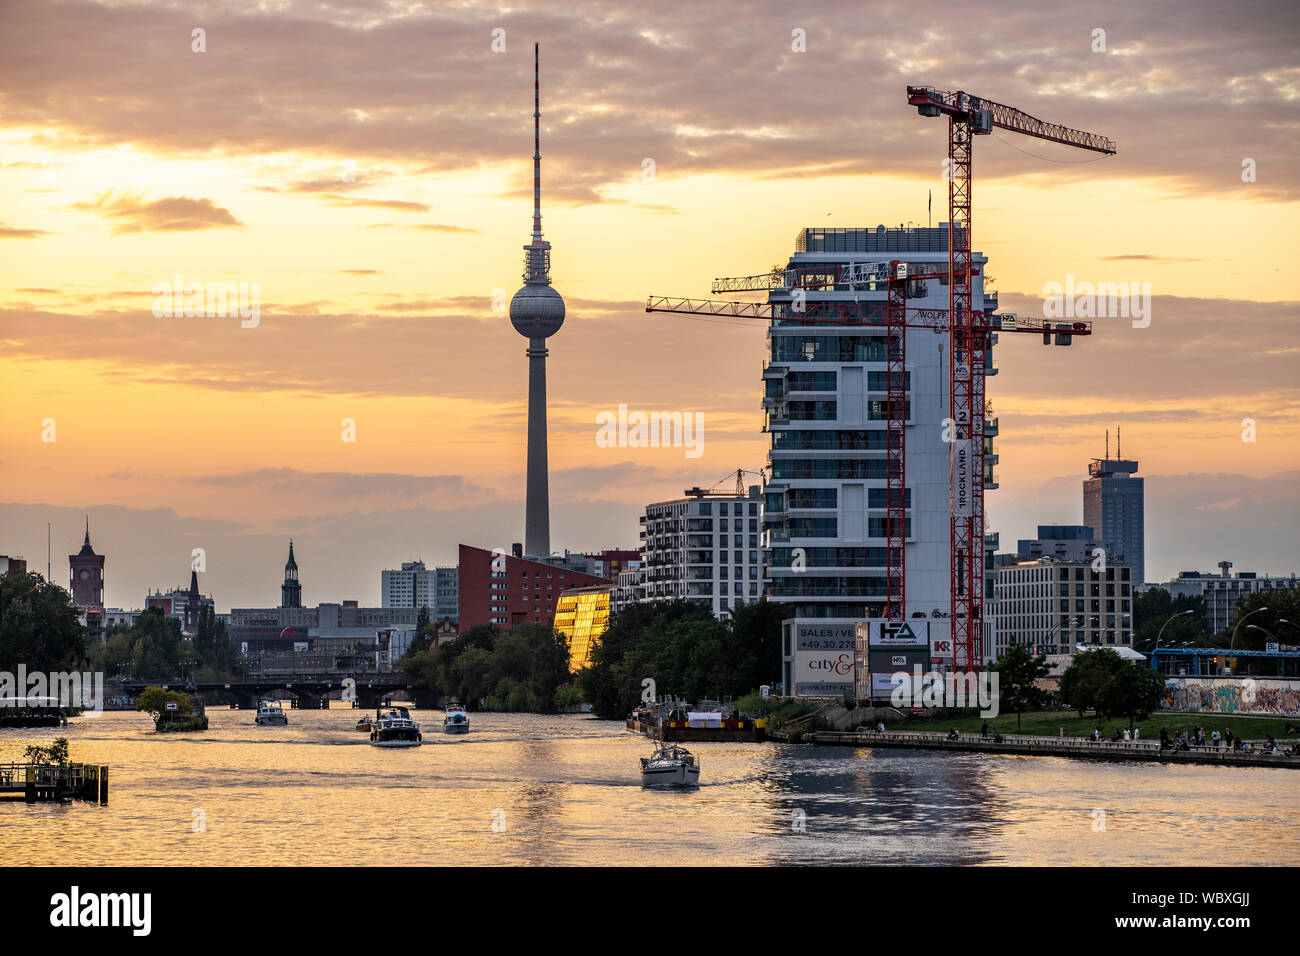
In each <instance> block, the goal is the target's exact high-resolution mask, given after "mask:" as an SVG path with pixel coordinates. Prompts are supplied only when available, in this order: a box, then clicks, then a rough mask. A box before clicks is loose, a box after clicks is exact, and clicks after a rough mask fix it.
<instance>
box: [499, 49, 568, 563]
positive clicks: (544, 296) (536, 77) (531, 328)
mask: <svg viewBox="0 0 1300 956" xmlns="http://www.w3.org/2000/svg"><path fill="white" fill-rule="evenodd" d="M540 62H541V54H540V44H534V45H533V241H532V242H530V243H529V244H528V245H526V246H524V276H523V279H524V286H523V288H522V289H520V290H519V291H518V292H516V293H515V297H514V298H513V299H511V300H510V324H511V325H513V326H514V327H515V331H516V332H518V333H519V334H520V335H522V336H525V337H526V338H527V339H528V352H527V354H528V485H527V504H526V513H525V517H524V550H525V552H526V553H527V554H529V555H531V556H534V557H540V556H544V555H548V554H550V553H551V502H550V485H549V481H548V477H547V461H546V356H547V354H548V353H547V350H546V340H547V339H548V338H550V337H551V336H552V335H554V334H555V333H556V332H558V331H560V326H562V325H563V324H564V300H563V299H562V298H560V293H558V292H556V291H555V290H554V289H553V288H551V244H550V243H549V242H547V241H545V240H544V239H543V238H542V125H541V124H542V108H541V104H542V98H541V71H540Z"/></svg>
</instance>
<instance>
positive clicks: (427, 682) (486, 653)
mask: <svg viewBox="0 0 1300 956" xmlns="http://www.w3.org/2000/svg"><path fill="white" fill-rule="evenodd" d="M412 647H413V650H411V651H410V652H408V653H407V655H406V657H404V658H402V662H401V667H402V673H403V675H404V676H405V677H406V679H407V680H408V681H410V683H411V687H412V688H413V689H414V690H415V691H416V693H417V694H423V695H428V696H430V697H432V698H433V701H434V702H435V703H445V702H446V701H448V700H450V699H455V700H458V701H460V702H461V703H462V704H464V706H465V707H467V708H470V709H476V710H478V709H482V710H494V711H529V712H533V713H543V714H545V713H554V712H555V711H556V710H558V709H560V708H562V707H564V706H565V705H566V704H567V703H569V702H571V701H572V694H568V693H564V691H565V690H566V689H567V687H568V685H569V648H568V645H567V644H566V643H565V640H564V638H563V636H561V635H559V634H557V633H556V632H555V631H554V629H552V628H551V627H550V626H541V625H538V624H525V625H522V626H520V627H517V628H515V629H514V630H510V631H504V630H500V629H498V628H496V627H493V626H492V625H490V624H481V625H478V626H476V627H471V628H470V629H469V630H467V631H466V632H465V633H464V634H462V635H461V636H460V637H459V638H457V639H456V640H454V641H451V642H449V643H447V644H444V645H442V646H441V647H439V648H436V649H434V650H424V649H420V644H419V643H417V644H415V645H412Z"/></svg>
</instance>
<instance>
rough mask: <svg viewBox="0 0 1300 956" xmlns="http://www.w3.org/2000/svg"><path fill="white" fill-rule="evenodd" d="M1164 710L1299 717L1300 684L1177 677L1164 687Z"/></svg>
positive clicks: (1248, 679) (1162, 703)
mask: <svg viewBox="0 0 1300 956" xmlns="http://www.w3.org/2000/svg"><path fill="white" fill-rule="evenodd" d="M1160 706H1161V708H1162V709H1164V710H1185V711H1196V712H1203V713H1212V714H1274V715H1276V716H1279V717H1300V684H1298V683H1297V682H1296V681H1285V680H1269V679H1267V678H1259V679H1257V678H1253V677H1245V678H1242V677H1228V678H1213V677H1176V678H1171V679H1170V680H1169V681H1168V682H1167V683H1166V684H1165V695H1164V699H1163V700H1161V701H1160Z"/></svg>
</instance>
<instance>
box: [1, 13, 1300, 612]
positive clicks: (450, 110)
mask: <svg viewBox="0 0 1300 956" xmlns="http://www.w3.org/2000/svg"><path fill="white" fill-rule="evenodd" d="M957 9H959V10H960V14H957V13H955V12H954V10H957ZM196 29H201V30H202V31H204V34H203V42H204V45H205V51H204V52H195V51H194V49H193V46H194V44H195V42H196V41H195V40H194V38H193V31H194V30H196ZM1098 29H1101V30H1104V31H1105V48H1106V49H1105V52H1094V50H1093V47H1094V46H1095V45H1096V41H1095V39H1094V35H1095V34H1094V31H1096V30H1098ZM494 30H504V31H505V32H504V43H505V50H504V51H503V52H494V50H493V45H494V41H493V31H494ZM795 31H802V32H803V35H804V36H806V52H796V51H794V50H793V49H792V42H793V41H792V36H793V35H794V32H795ZM534 41H539V42H540V43H541V58H542V127H543V129H542V153H543V178H542V181H543V209H542V212H543V228H544V231H545V234H546V238H547V239H548V240H549V241H550V242H551V243H552V244H553V247H554V251H553V262H554V266H553V270H552V275H553V280H554V284H555V287H556V288H557V289H558V290H559V291H560V292H561V293H562V294H563V296H564V298H565V300H566V302H567V304H568V319H567V321H566V322H565V325H564V328H563V329H562V331H561V332H560V333H559V334H558V335H556V336H555V337H554V338H552V339H551V340H550V342H549V346H550V350H551V355H550V359H549V361H548V373H549V390H550V402H549V407H550V453H551V458H550V464H551V507H552V534H551V540H552V546H553V547H555V548H557V549H563V548H566V547H567V548H570V549H572V550H591V549H598V548H603V547H631V548H634V547H637V546H638V538H637V520H636V519H637V516H638V515H639V514H640V513H641V509H642V508H643V506H644V505H645V504H646V503H647V502H650V501H658V500H663V499H666V498H671V497H675V496H678V495H680V494H681V492H682V490H683V489H684V488H686V487H689V486H691V485H705V486H707V485H710V484H713V483H714V482H716V481H718V480H719V479H721V478H723V476H724V475H726V474H727V473H728V472H734V471H735V470H736V469H737V468H745V469H749V470H757V469H758V468H760V467H762V466H763V465H764V464H765V451H766V447H767V441H766V437H767V436H766V435H764V434H763V433H762V432H761V426H762V414H761V408H760V404H759V394H760V382H759V374H760V366H761V362H762V360H763V357H764V354H765V340H764V325H763V323H761V322H744V321H734V322H724V321H706V320H701V319H692V318H689V317H678V316H668V315H661V314H651V315H648V314H646V313H645V312H644V302H645V298H646V296H647V295H648V294H650V293H655V294H668V295H680V296H695V297H702V296H707V295H708V294H709V284H710V281H711V280H712V279H713V278H714V277H717V276H727V275H746V274H751V273H755V272H760V271H763V270H765V269H767V268H768V267H770V266H772V265H773V264H775V263H779V262H784V261H785V260H786V259H787V257H788V256H789V255H790V254H791V253H792V252H793V250H794V240H795V237H796V234H797V233H798V231H799V230H800V229H801V228H803V227H805V226H875V225H876V224H878V223H884V224H887V225H893V226H896V225H898V224H900V223H903V224H906V223H909V222H910V223H912V224H920V225H924V224H926V222H927V216H928V213H927V197H928V194H929V193H930V192H933V195H934V208H933V215H932V219H933V222H934V223H935V224H938V223H939V222H941V221H944V220H946V218H947V210H946V183H945V181H944V180H943V179H942V178H941V177H942V165H941V164H942V161H943V159H944V157H945V155H946V131H945V123H944V122H941V121H938V120H926V119H923V118H921V117H919V116H918V115H917V113H916V111H915V109H913V108H910V107H908V106H907V104H906V100H905V96H904V87H905V86H906V85H907V84H909V83H912V84H927V85H932V86H937V87H939V88H941V89H964V90H968V91H971V92H974V93H977V94H979V95H982V96H985V97H987V98H990V99H993V100H996V101H999V102H1002V103H1007V104H1010V105H1014V106H1016V107H1019V108H1021V109H1023V110H1025V111H1026V112H1029V113H1031V114H1033V115H1035V116H1038V117H1041V118H1044V119H1048V120H1051V121H1054V122H1060V123H1064V124H1066V125H1069V126H1073V127H1078V128H1083V129H1087V130H1090V131H1094V132H1098V133H1103V134H1105V135H1107V136H1110V137H1111V138H1113V139H1114V140H1115V141H1116V142H1117V144H1118V147H1119V153H1118V155H1117V156H1114V157H1096V156H1095V155H1094V154H1091V153H1084V152H1081V151H1074V150H1070V149H1067V148H1065V147H1058V146H1053V145H1051V144H1047V143H1043V142H1040V141H1037V140H1032V139H1027V138H1024V137H1018V136H1016V135H1014V134H1011V133H1005V132H1001V131H996V132H995V135H992V136H988V137H982V138H981V139H980V140H979V141H978V144H977V146H976V150H975V163H974V167H975V177H976V179H975V186H974V203H975V213H974V230H973V232H974V246H975V248H976V249H978V250H980V251H982V252H984V253H986V254H987V255H988V256H989V258H990V262H989V267H988V272H989V274H990V275H991V276H992V277H993V279H994V280H995V282H994V285H995V287H996V288H997V289H998V290H999V292H1000V295H1001V306H1002V308H1004V309H1006V310H1012V311H1018V312H1021V313H1022V314H1041V313H1042V297H1043V288H1044V285H1045V284H1046V283H1049V282H1064V281H1065V278H1066V276H1067V275H1070V274H1072V275H1074V276H1075V277H1076V278H1077V279H1080V280H1089V281H1128V282H1149V283H1150V284H1151V288H1152V294H1153V309H1152V321H1151V324H1150V326H1149V327H1148V328H1133V327H1132V325H1131V324H1130V323H1129V321H1128V320H1125V319H1103V320H1099V321H1098V322H1097V334H1096V335H1094V336H1093V337H1092V338H1091V339H1090V340H1082V341H1076V343H1075V345H1074V346H1072V347H1071V348H1070V349H1068V350H1067V349H1045V348H1043V347H1042V346H1041V345H1040V344H1038V341H1037V340H1036V339H1035V338H1034V337H1032V336H1020V337H1015V336H1004V337H1003V340H1002V342H1001V343H1000V344H999V346H998V348H997V352H996V354H997V358H998V362H999V365H1000V369H1001V371H1000V374H999V375H998V376H997V377H996V378H993V379H990V381H989V395H990V398H991V400H992V402H993V404H994V406H995V408H996V414H997V416H998V417H999V419H1000V422H1001V437H1000V438H999V439H998V446H999V447H998V451H999V454H1000V456H1001V463H1000V464H999V465H998V466H997V471H998V479H999V481H1000V483H1001V488H1000V489H999V490H998V491H996V492H993V493H991V494H990V496H989V499H988V504H989V512H990V522H989V527H990V529H991V530H996V531H1000V532H1001V534H1002V544H1003V549H1004V550H1007V549H1013V548H1014V545H1015V539H1016V538H1017V537H1026V536H1030V535H1031V534H1032V532H1033V530H1034V527H1035V525H1037V524H1038V523H1052V522H1063V523H1077V522H1080V521H1082V498H1081V490H1080V483H1081V481H1082V479H1083V477H1084V476H1085V474H1086V467H1087V462H1088V459H1089V458H1091V457H1094V456H1097V457H1099V456H1100V455H1101V454H1102V451H1103V446H1104V435H1105V430H1106V429H1107V428H1111V429H1113V428H1114V427H1116V426H1120V427H1122V429H1123V450H1124V453H1125V455H1126V456H1128V457H1134V458H1137V459H1138V460H1139V461H1140V462H1141V472H1140V473H1141V474H1143V475H1145V476H1146V481H1147V491H1146V494H1147V527H1146V540H1147V555H1146V563H1147V571H1148V575H1147V576H1148V579H1150V580H1160V579H1167V578H1169V577H1171V576H1172V575H1174V574H1175V573H1176V572H1177V571H1179V570H1181V569H1185V568H1200V569H1204V570H1210V569H1212V568H1213V566H1214V564H1215V562H1217V561H1218V560H1220V559H1223V558H1226V559H1229V560H1232V561H1234V562H1235V565H1236V568H1237V569H1241V570H1257V571H1260V572H1266V571H1267V572H1270V573H1274V574H1278V573H1290V572H1292V571H1300V548H1298V547H1297V544H1296V542H1297V540H1298V534H1297V532H1298V530H1300V480H1298V479H1300V390H1298V389H1297V378H1298V375H1297V372H1298V370H1300V342H1298V341H1297V338H1296V329H1297V326H1298V325H1300V323H1298V321H1297V320H1298V319H1300V306H1298V305H1297V295H1296V292H1295V283H1296V279H1297V266H1296V256H1297V242H1296V225H1297V222H1298V221H1300V218H1298V214H1300V203H1298V201H1297V200H1298V198H1300V175H1298V173H1300V163H1298V162H1297V155H1300V7H1297V5H1296V4H1295V3H1294V2H1289V0H1279V2H1276V3H1252V2H1245V3H1238V4H1235V5H1233V6H1232V7H1231V8H1230V10H1229V8H1225V7H1224V6H1223V5H1222V4H1220V3H1210V2H1205V0H1196V2H1156V3H1140V4H1135V3H1130V2H1124V3H1120V2H1109V0H1106V2H1094V3H1078V4H1076V3H1064V2H1051V0H1048V2H1041V0H1033V2H1023V3H1021V2H1005V0H999V2H990V0H984V2H982V3H974V4H963V5H960V7H959V8H958V7H956V6H955V5H950V4H946V3H938V2H933V0H915V2H907V3H884V4H872V3H836V4H812V5H808V6H805V5H796V4H790V3H771V2H745V3H739V2H736V3H707V4H699V3H686V2H678V0H672V2H668V3H657V4H631V3H615V2H581V0H579V2H575V3H570V4H565V5H562V6H561V5H557V4H540V3H537V4H533V3H524V4H519V5H515V6H511V7H509V8H503V7H496V6H493V5H490V4H482V3H473V2H463V3H456V4H421V3H416V2H408V3H384V2H379V0H370V2H366V0H356V2H349V0H336V2H330V3H325V4H317V3H303V2H294V0H284V2H261V3H257V2H243V0H224V2H219V3H211V4H184V3H161V2H158V3H155V2H143V0H142V2H131V0H123V2H116V3H107V2H106V3H95V2H84V0H75V2H60V0H16V2H10V0H0V97H3V100H2V105H3V108H2V109H0V196H2V197H3V206H0V317H2V318H0V331H2V335H3V345H4V347H3V349H2V350H0V383H2V386H0V387H2V389H3V390H2V392H0V553H8V554H11V555H12V554H19V555H24V556H25V557H26V558H27V559H28V561H29V563H30V566H31V568H32V569H33V570H41V571H43V570H44V567H45V544H46V540H45V539H46V524H47V522H51V523H52V525H53V532H52V540H53V545H52V548H53V555H54V557H53V578H54V580H56V581H59V582H61V583H66V581H67V555H68V554H69V553H70V552H72V551H75V550H76V549H77V547H79V545H80V541H81V535H82V522H83V516H85V515H89V518H90V526H91V537H92V542H93V543H94V545H95V548H96V550H97V551H99V552H100V553H105V554H107V556H108V561H107V567H106V575H107V581H108V591H107V593H106V595H105V598H106V603H108V604H110V605H112V606H121V607H140V606H142V604H143V600H144V593H145V590H146V589H147V588H151V587H152V588H157V587H164V588H166V587H172V586H176V585H180V584H183V583H185V582H187V581H188V577H189V564H190V554H191V549H192V548H196V547H202V548H204V549H205V551H206V553H207V567H208V570H207V573H206V574H205V575H204V577H203V579H202V587H203V590H204V591H205V592H208V593H212V594H213V595H214V596H215V598H216V602H217V606H218V608H219V609H221V610H225V609H228V608H229V607H231V606H261V605H267V604H274V603H276V602H277V601H278V598H279V581H280V577H281V570H282V565H283V562H284V558H285V554H286V552H287V547H288V539H289V538H290V537H291V536H292V537H293V538H294V541H295V550H296V552H297V558H298V562H299V565H300V566H301V569H302V572H301V573H302V580H303V596H304V602H305V603H308V604H315V603H317V602H320V601H337V600H342V599H346V598H355V599H358V600H361V601H362V602H363V603H378V600H379V572H380V569H381V568H385V567H395V566H397V564H398V563H399V562H401V561H403V560H412V559H413V558H416V557H421V558H423V559H424V560H426V561H427V562H429V563H431V564H432V563H454V561H455V555H456V545H457V543H458V542H462V541H463V542H466V543H470V544H476V545H480V546H483V547H489V548H490V547H497V546H500V547H506V548H508V547H509V546H510V544H511V542H514V541H520V540H522V537H523V501H522V488H523V471H524V453H525V449H524V439H525V434H524V420H525V398H526V384H527V364H526V359H525V356H524V350H525V347H526V342H525V340H524V339H522V338H521V337H520V336H519V335H518V334H517V333H516V332H515V331H514V330H513V329H512V328H511V326H510V324H509V321H508V319H507V317H506V315H505V313H504V311H494V308H493V306H494V300H496V301H497V302H498V303H499V302H500V300H501V298H502V296H503V295H504V298H506V299H508V297H509V296H510V295H511V294H512V293H513V292H514V290H515V289H516V288H518V286H519V285H520V271H521V267H522V249H521V247H522V245H523V243H524V242H525V241H526V240H527V238H528V235H529V231H530V229H531V218H530V217H531V155H532V44H533V42H534ZM497 45H498V46H499V45H500V43H499V42H498V44H497ZM647 160H651V161H652V163H647V162H646V161H647ZM1247 160H1253V163H1250V164H1248V165H1251V166H1253V168H1254V171H1255V174H1254V175H1255V181H1254V182H1243V162H1245V161H1247ZM651 171H652V172H653V175H649V172H651ZM177 274H181V275H183V276H184V278H185V280H186V281H187V282H188V281H198V282H204V283H206V282H245V283H249V284H250V285H251V284H252V283H257V284H258V287H259V291H260V320H259V322H258V324H257V325H256V327H252V328H243V327H241V323H240V319H239V317H238V316H237V315H236V316H233V317H229V318H226V317H221V318H206V317H204V318H184V317H172V318H166V317H163V318H158V317H155V315H154V314H153V306H154V301H155V296H154V295H153V292H152V290H153V288H154V286H155V284H156V283H159V282H171V281H172V280H173V277H174V276H175V275H177ZM1008 339H1016V340H1015V341H1009V340H1008ZM620 404H626V405H628V406H629V408H631V409H633V410H644V411H654V410H661V411H671V410H680V411H692V412H699V413H702V414H703V416H704V423H705V424H704V429H705V434H704V439H705V445H704V454H703V455H702V457H699V458H687V457H686V456H685V455H684V454H683V451H682V450H681V449H629V448H602V447H598V446H597V444H596V442H595V433H596V424H595V422H596V416H597V415H598V414H600V413H601V412H604V411H613V410H616V409H617V408H618V406H619V405H620ZM1247 418H1249V419H1253V421H1254V422H1255V431H1256V440H1255V441H1253V442H1247V441H1243V439H1242V433H1243V424H1242V422H1243V419H1247ZM51 419H52V420H53V437H54V439H55V440H53V441H49V440H44V439H48V438H49V437H51V436H50V427H49V426H48V425H47V424H45V423H46V422H47V420H51ZM344 419H352V420H353V421H355V423H356V438H357V440H356V441H355V442H345V441H343V440H342V431H343V429H342V422H343V420H344ZM1113 451H1114V445H1113V437H1112V452H1113Z"/></svg>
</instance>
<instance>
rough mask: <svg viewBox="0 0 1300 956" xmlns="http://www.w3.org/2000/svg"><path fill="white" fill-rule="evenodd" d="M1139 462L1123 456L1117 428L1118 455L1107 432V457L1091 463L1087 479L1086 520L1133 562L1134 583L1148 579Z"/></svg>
mask: <svg viewBox="0 0 1300 956" xmlns="http://www.w3.org/2000/svg"><path fill="white" fill-rule="evenodd" d="M1137 470H1138V463H1137V462H1136V461H1135V460H1133V459H1131V458H1124V457H1122V456H1121V455H1120V445H1119V429H1116V430H1115V457H1114V458H1111V457H1110V432H1107V433H1106V457H1105V458H1094V459H1093V460H1092V461H1091V462H1089V463H1088V477H1087V478H1085V479H1084V482H1083V523H1084V524H1086V525H1088V527H1090V528H1092V531H1093V534H1095V535H1096V536H1097V537H1098V538H1099V539H1101V540H1103V541H1109V542H1110V546H1111V550H1112V552H1113V554H1116V555H1122V560H1123V561H1124V563H1125V564H1131V565H1133V583H1134V584H1142V583H1143V582H1144V581H1146V577H1145V575H1146V540H1145V535H1144V528H1143V526H1144V523H1145V516H1144V514H1143V511H1144V506H1145V497H1146V493H1145V489H1144V488H1143V481H1142V479H1141V478H1139V477H1138V476H1137Z"/></svg>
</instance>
